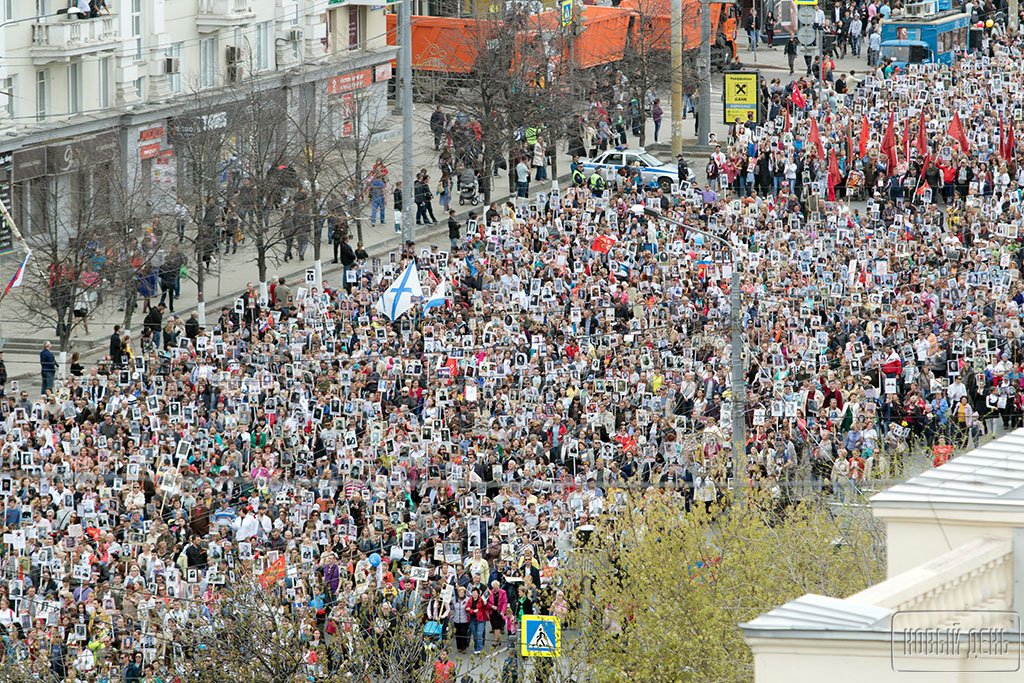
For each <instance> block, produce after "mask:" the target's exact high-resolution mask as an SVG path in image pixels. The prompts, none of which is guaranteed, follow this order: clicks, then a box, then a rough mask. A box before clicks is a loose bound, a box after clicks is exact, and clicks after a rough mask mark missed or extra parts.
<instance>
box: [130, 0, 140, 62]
mask: <svg viewBox="0 0 1024 683" xmlns="http://www.w3.org/2000/svg"><path fill="white" fill-rule="evenodd" d="M132 35H133V36H134V37H135V61H137V62H138V61H142V0H132Z"/></svg>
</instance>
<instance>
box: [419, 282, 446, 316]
mask: <svg viewBox="0 0 1024 683" xmlns="http://www.w3.org/2000/svg"><path fill="white" fill-rule="evenodd" d="M447 300H448V278H447V277H443V278H441V281H440V282H439V283H438V284H437V289H435V290H434V293H433V294H431V295H430V298H429V299H427V300H426V302H424V304H423V310H424V311H428V310H430V309H431V308H434V307H435V306H444V304H445V302H446V301H447Z"/></svg>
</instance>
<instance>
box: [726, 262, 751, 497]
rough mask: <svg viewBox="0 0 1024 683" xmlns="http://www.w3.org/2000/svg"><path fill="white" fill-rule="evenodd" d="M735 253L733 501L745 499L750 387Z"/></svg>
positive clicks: (731, 289) (732, 287) (732, 303)
mask: <svg viewBox="0 0 1024 683" xmlns="http://www.w3.org/2000/svg"><path fill="white" fill-rule="evenodd" d="M731 252H732V282H731V283H730V285H729V323H730V325H731V327H732V330H731V335H732V339H731V340H730V344H731V347H730V349H729V361H730V365H731V366H732V462H733V466H732V488H733V500H734V501H736V504H737V505H739V504H741V503H742V501H743V497H742V496H743V478H744V477H745V472H746V469H747V467H746V465H747V463H746V460H747V433H746V432H747V387H746V378H745V377H744V376H743V310H742V306H743V302H742V300H741V298H740V296H741V295H740V260H739V258H737V257H738V256H739V249H737V248H736V247H735V246H733V247H732V249H731Z"/></svg>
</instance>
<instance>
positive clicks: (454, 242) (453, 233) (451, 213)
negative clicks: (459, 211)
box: [448, 209, 462, 250]
mask: <svg viewBox="0 0 1024 683" xmlns="http://www.w3.org/2000/svg"><path fill="white" fill-rule="evenodd" d="M461 230H462V225H461V224H460V223H459V222H458V221H457V220H455V209H448V241H449V242H450V243H451V246H452V249H453V250H455V249H458V248H459V239H460V238H461V237H462V234H461Z"/></svg>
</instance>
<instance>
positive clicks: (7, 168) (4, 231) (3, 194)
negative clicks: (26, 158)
mask: <svg viewBox="0 0 1024 683" xmlns="http://www.w3.org/2000/svg"><path fill="white" fill-rule="evenodd" d="M13 167H14V155H13V154H11V153H10V152H4V153H3V154H0V202H3V203H4V206H5V207H7V210H8V211H11V210H12V207H11V190H12V187H11V171H12V170H13ZM13 249H14V233H13V232H12V231H11V226H10V225H9V224H8V223H7V221H6V220H0V254H6V253H8V252H10V251H13Z"/></svg>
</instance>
